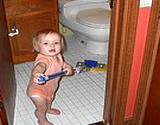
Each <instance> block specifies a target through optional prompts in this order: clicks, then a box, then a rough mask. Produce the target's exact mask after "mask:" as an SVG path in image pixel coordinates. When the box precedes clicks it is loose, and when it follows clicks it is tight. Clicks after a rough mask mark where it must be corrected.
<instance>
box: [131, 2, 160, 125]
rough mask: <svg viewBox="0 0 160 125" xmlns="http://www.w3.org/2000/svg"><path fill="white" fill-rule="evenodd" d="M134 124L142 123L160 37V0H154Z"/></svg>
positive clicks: (140, 124)
mask: <svg viewBox="0 0 160 125" xmlns="http://www.w3.org/2000/svg"><path fill="white" fill-rule="evenodd" d="M152 2H153V3H152V8H151V14H150V20H149V27H148V32H147V40H146V45H145V51H144V57H143V63H142V70H141V77H140V81H139V89H138V95H137V100H136V104H135V113H134V120H133V122H132V125H142V122H143V117H144V113H145V108H146V103H147V98H148V95H149V89H150V84H151V80H152V74H153V69H154V64H155V60H156V55H157V50H158V45H159V42H160V41H159V39H160V17H159V12H160V1H159V0H153V1H152Z"/></svg>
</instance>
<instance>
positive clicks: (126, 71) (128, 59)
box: [103, 0, 139, 125]
mask: <svg viewBox="0 0 160 125" xmlns="http://www.w3.org/2000/svg"><path fill="white" fill-rule="evenodd" d="M138 10H139V0H130V1H128V0H116V1H115V2H114V7H113V12H112V18H111V20H112V21H111V22H112V23H111V31H110V44H109V58H108V60H109V61H108V67H109V68H108V72H107V83H106V96H105V104H104V115H103V118H104V121H105V122H106V123H110V124H112V125H123V124H124V115H125V108H126V102H127V97H128V96H127V95H128V86H129V80H130V71H131V66H132V58H133V49H134V43H135V36H136V27H137V22H138Z"/></svg>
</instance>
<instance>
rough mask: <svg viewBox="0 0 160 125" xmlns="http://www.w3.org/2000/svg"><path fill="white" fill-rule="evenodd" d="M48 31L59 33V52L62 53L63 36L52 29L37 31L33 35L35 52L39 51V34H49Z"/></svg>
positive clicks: (63, 46)
mask: <svg viewBox="0 0 160 125" xmlns="http://www.w3.org/2000/svg"><path fill="white" fill-rule="evenodd" d="M50 33H54V34H57V35H59V37H60V44H61V53H63V52H64V49H65V45H64V40H63V36H62V35H61V34H60V33H58V32H56V31H54V30H53V29H44V30H41V31H38V32H37V33H36V34H35V35H34V36H33V39H32V44H33V48H34V50H35V51H37V52H39V46H38V42H40V36H41V35H48V34H50Z"/></svg>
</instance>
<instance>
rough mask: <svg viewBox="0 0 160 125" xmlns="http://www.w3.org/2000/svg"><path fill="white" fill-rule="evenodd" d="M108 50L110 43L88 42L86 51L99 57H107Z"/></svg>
mask: <svg viewBox="0 0 160 125" xmlns="http://www.w3.org/2000/svg"><path fill="white" fill-rule="evenodd" d="M107 48H108V42H99V43H98V42H94V41H87V44H86V50H87V51H89V52H91V53H93V54H99V55H106V54H107V50H108V49H107Z"/></svg>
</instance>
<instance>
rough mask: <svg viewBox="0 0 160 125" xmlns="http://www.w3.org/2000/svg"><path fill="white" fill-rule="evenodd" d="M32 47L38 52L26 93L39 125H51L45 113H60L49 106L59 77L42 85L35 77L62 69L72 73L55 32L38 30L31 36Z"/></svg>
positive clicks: (62, 43) (69, 73)
mask: <svg viewBox="0 0 160 125" xmlns="http://www.w3.org/2000/svg"><path fill="white" fill-rule="evenodd" d="M33 47H34V49H35V50H36V51H37V52H38V55H37V57H36V60H35V63H34V68H33V70H32V75H31V79H30V83H29V85H28V88H27V95H28V96H29V97H30V98H31V100H32V102H33V104H34V105H35V107H36V110H35V116H36V117H37V119H38V123H39V125H53V124H52V123H51V122H49V121H48V120H47V117H46V113H49V114H53V115H59V114H60V111H59V110H58V109H55V108H51V104H52V101H53V100H54V96H55V92H56V90H57V88H58V84H59V81H60V78H55V79H53V80H49V81H47V82H45V83H44V84H42V85H39V84H38V83H37V79H38V78H39V76H41V75H46V76H48V75H51V74H54V73H57V72H60V71H62V70H64V71H66V72H67V73H66V75H72V74H73V70H72V67H71V66H70V65H69V64H68V63H66V62H65V61H64V58H63V51H64V42H63V38H62V37H61V36H60V34H58V33H57V32H54V31H53V30H50V29H47V30H43V31H40V32H38V33H37V34H36V35H35V37H34V38H33Z"/></svg>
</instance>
